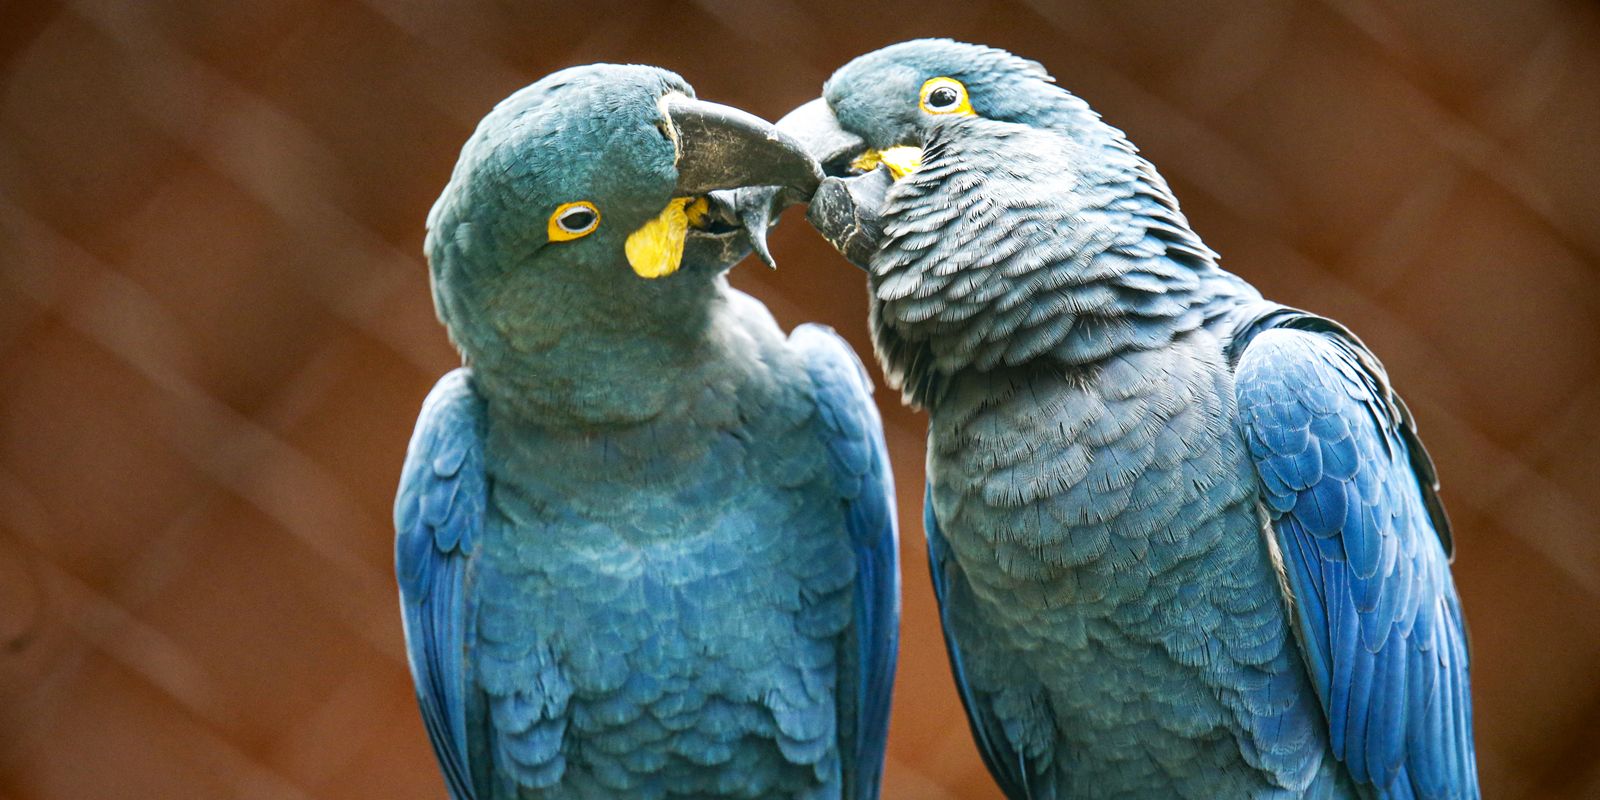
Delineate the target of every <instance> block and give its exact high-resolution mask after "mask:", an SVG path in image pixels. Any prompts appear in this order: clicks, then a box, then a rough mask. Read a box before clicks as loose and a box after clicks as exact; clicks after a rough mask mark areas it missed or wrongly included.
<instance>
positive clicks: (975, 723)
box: [922, 486, 1055, 800]
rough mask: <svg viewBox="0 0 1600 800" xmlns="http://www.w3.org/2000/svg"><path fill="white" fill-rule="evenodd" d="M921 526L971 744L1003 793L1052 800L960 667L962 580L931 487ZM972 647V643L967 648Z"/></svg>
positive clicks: (1052, 793) (1020, 799)
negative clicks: (957, 618) (956, 618)
mask: <svg viewBox="0 0 1600 800" xmlns="http://www.w3.org/2000/svg"><path fill="white" fill-rule="evenodd" d="M922 524H923V529H924V531H925V533H926V535H927V538H928V572H929V573H930V574H931V575H932V577H933V596H934V599H936V600H937V601H938V603H939V624H940V626H941V627H942V628H943V629H944V645H945V654H946V655H947V656H948V657H949V658H950V672H951V675H952V676H954V678H955V681H956V692H957V693H958V694H960V696H961V705H962V706H963V707H965V708H966V710H967V725H968V726H969V727H970V728H971V730H972V740H973V741H974V742H976V743H977V745H978V754H979V755H980V756H982V757H983V763H984V766H986V767H988V769H989V774H990V775H991V776H993V777H994V780H995V783H997V784H999V785H1000V791H1002V792H1004V793H1005V796H1006V797H1009V798H1013V800H1046V798H1053V797H1054V796H1055V790H1054V787H1053V786H1049V785H1048V784H1047V783H1046V782H1045V781H1044V780H1043V777H1042V776H1040V774H1039V773H1040V770H1038V769H1036V768H1035V766H1036V765H1034V764H1032V763H1030V761H1029V760H1028V759H1027V758H1026V757H1025V756H1024V755H1023V753H1022V751H1021V750H1019V749H1018V748H1016V747H1015V746H1013V744H1012V741H1011V737H1010V736H1009V735H1007V733H1006V730H1005V721H1004V720H1003V719H1001V716H1000V715H999V714H998V713H996V711H995V709H994V707H993V705H992V704H991V703H990V699H991V698H989V697H988V696H986V695H984V694H982V693H981V692H979V691H978V690H977V689H976V687H974V686H973V685H972V682H971V681H970V680H969V679H968V677H967V670H966V665H965V664H964V663H963V661H962V655H961V650H962V644H961V642H960V641H959V640H958V639H957V637H956V630H955V626H954V625H953V624H951V617H952V616H953V614H954V612H955V610H956V609H955V604H956V603H958V602H961V601H960V600H958V599H957V596H956V593H955V592H954V591H953V589H954V584H955V582H957V581H960V580H962V578H961V576H959V575H957V574H956V572H955V569H956V567H955V563H954V561H953V560H952V558H951V554H950V545H949V543H948V542H946V541H945V538H944V534H943V533H941V532H940V530H939V519H938V516H937V515H936V514H935V513H934V508H933V487H932V486H930V487H928V490H927V493H926V495H925V496H924V498H923V503H922ZM969 646H970V643H969Z"/></svg>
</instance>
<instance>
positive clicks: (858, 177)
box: [741, 97, 922, 269]
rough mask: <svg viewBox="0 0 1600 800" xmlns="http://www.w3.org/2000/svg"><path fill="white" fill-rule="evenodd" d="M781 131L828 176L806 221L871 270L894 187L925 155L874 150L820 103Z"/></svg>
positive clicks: (786, 120) (796, 114)
mask: <svg viewBox="0 0 1600 800" xmlns="http://www.w3.org/2000/svg"><path fill="white" fill-rule="evenodd" d="M778 130H780V131H782V132H783V133H785V134H788V135H789V136H792V137H794V138H795V139H796V140H798V141H799V142H800V144H801V145H803V146H804V147H805V148H806V151H807V152H808V153H810V155H811V157H812V158H814V159H816V160H817V162H818V163H819V164H821V165H822V169H823V172H824V174H825V175H827V176H828V177H825V178H824V179H823V181H822V184H821V185H820V187H819V188H818V190H817V192H816V193H815V194H813V195H812V196H811V197H810V198H809V199H808V200H807V202H808V203H809V204H810V206H811V207H810V209H809V210H808V212H807V214H806V219H807V220H808V221H809V222H810V223H811V226H812V227H813V228H816V229H817V232H818V233H820V234H822V237H823V238H824V239H827V240H828V241H829V242H831V243H832V244H833V246H834V247H835V248H836V249H838V251H839V252H840V254H842V255H843V256H844V257H845V259H846V260H848V261H850V263H852V264H855V265H856V266H858V267H861V268H862V269H869V268H870V266H869V265H870V263H871V261H872V257H873V256H874V255H876V254H877V252H878V247H879V245H880V244H881V242H882V241H883V219H882V212H883V208H884V202H885V197H886V195H887V193H888V191H889V188H890V187H891V186H892V185H893V183H894V181H896V180H899V179H900V178H901V177H903V176H904V175H905V174H907V173H908V172H910V171H911V170H914V169H916V167H917V166H918V165H919V164H920V163H921V156H922V151H921V149H920V148H916V147H894V148H889V149H888V150H883V151H877V150H869V149H868V148H867V144H866V142H865V141H864V140H862V138H861V137H859V136H857V135H855V134H853V133H851V132H849V131H847V130H845V129H844V128H843V127H842V126H841V125H840V124H839V118H838V117H836V116H834V113H833V109H831V108H829V107H828V103H827V101H826V100H824V99H823V98H820V97H819V98H817V99H815V100H812V101H811V102H809V103H806V104H805V105H802V106H800V107H799V108H796V109H795V110H793V111H790V112H789V113H788V114H785V115H784V117H783V119H781V120H778ZM880 166H881V167H883V168H882V169H880V168H879V167H880ZM852 174H854V175H853V176H852ZM741 213H742V211H741Z"/></svg>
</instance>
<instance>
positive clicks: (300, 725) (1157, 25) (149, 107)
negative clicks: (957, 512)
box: [0, 0, 1600, 800]
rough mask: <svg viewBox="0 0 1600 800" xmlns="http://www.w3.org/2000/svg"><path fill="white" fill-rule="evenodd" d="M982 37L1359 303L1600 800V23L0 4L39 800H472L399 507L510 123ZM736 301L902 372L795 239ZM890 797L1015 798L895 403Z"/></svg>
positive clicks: (1502, 666) (820, 70)
mask: <svg viewBox="0 0 1600 800" xmlns="http://www.w3.org/2000/svg"><path fill="white" fill-rule="evenodd" d="M934 34H943V35H952V36H956V37H958V38H963V39H968V40H973V41H980V42H985V43H989V44H995V45H1000V46H1004V47H1007V48H1009V49H1012V50H1014V51H1016V52H1019V53H1022V54H1025V55H1029V56H1032V57H1035V58H1038V59H1040V60H1042V61H1044V62H1045V64H1046V65H1047V66H1048V67H1049V68H1050V69H1051V71H1052V72H1053V73H1054V74H1055V75H1056V76H1057V78H1058V80H1059V81H1060V82H1061V83H1062V84H1063V85H1065V86H1067V87H1068V88H1070V89H1072V90H1073V91H1075V92H1077V93H1078V94H1080V95H1081V96H1083V97H1084V98H1086V99H1088V100H1089V101H1090V102H1091V103H1092V104H1094V105H1095V107H1096V108H1098V109H1099V110H1100V111H1101V112H1103V113H1104V115H1105V117H1106V118H1107V119H1108V120H1110V121H1111V122H1112V123H1113V124H1116V125H1118V126H1120V127H1122V128H1124V129H1125V130H1127V131H1128V132H1129V133H1130V135H1131V136H1132V137H1133V139H1134V141H1136V142H1138V143H1139V144H1140V145H1141V146H1142V147H1143V148H1144V150H1145V152H1146V154H1147V155H1149V156H1150V157H1151V158H1152V159H1153V160H1154V161H1155V163H1156V164H1157V165H1158V166H1160V167H1161V168H1162V170H1163V171H1164V172H1165V174H1166V176H1167V178H1168V179H1169V180H1170V181H1171V182H1172V183H1173V184H1174V187H1175V188H1176V190H1177V192H1178V195H1179V197H1180V198H1181V199H1182V201H1183V203H1184V208H1185V210H1186V211H1187V212H1188V214H1189V216H1190V218H1191V219H1192V220H1193V222H1194V223H1195V226H1196V227H1197V229H1198V230H1199V231H1200V233H1201V234H1202V235H1203V236H1205V237H1206V239H1207V241H1208V242H1209V243H1210V244H1211V245H1212V246H1213V247H1214V248H1215V249H1217V250H1219V251H1220V252H1222V253H1223V255H1224V263H1225V265H1227V266H1228V267H1230V268H1231V269H1233V270H1234V271H1236V272H1239V273H1241V274H1243V275H1245V276H1246V277H1248V278H1249V279H1251V280H1252V281H1254V282H1256V283H1257V284H1258V285H1259V286H1261V287H1262V288H1263V290H1264V291H1266V292H1267V293H1268V294H1269V295H1270V296H1272V297H1274V298H1276V299H1279V300H1282V301H1286V302H1289V303H1292V304H1294V305H1299V306H1303V307H1307V308H1311V309H1315V310H1317V311H1320V312H1323V313H1326V314H1329V315H1332V316H1334V317H1337V318H1339V319H1341V320H1343V321H1344V322H1346V323H1348V324H1349V325H1350V326H1351V327H1353V328H1354V329H1355V330H1357V331H1358V332H1360V333H1361V335H1362V336H1364V337H1365V338H1366V340H1367V341H1368V342H1369V343H1370V344H1371V345H1372V346H1373V347H1374V348H1375V349H1376V350H1377V352H1378V353H1379V354H1380V355H1381V356H1382V357H1383V358H1384V359H1385V360H1386V361H1387V363H1388V365H1389V367H1390V370H1391V372H1392V373H1393V375H1394V376H1395V378H1396V380H1397V381H1398V383H1399V385H1400V386H1401V388H1402V390H1403V391H1404V392H1405V393H1406V396H1407V398H1408V399H1409V400H1410V401H1411V404H1412V406H1413V408H1414V409H1415V410H1416V412H1417V416H1418V417H1419V418H1420V420H1421V424H1422V427H1423V432H1424V435H1425V436H1426V438H1427V440H1428V442H1429V444H1430V445H1431V447H1432V450H1433V453H1434V454H1435V456H1436V458H1437V459H1438V461H1439V466H1440V471H1441V473H1442V474H1443V476H1444V480H1445V483H1446V500H1447V501H1448V502H1449V505H1450V508H1451V511H1452V513H1453V515H1454V517H1455V520H1456V524H1457V537H1458V538H1457V541H1458V547H1459V558H1458V560H1457V562H1456V567H1455V574H1456V578H1457V581H1458V583H1459V585H1460V588H1461V593H1462V595H1463V597H1464V598H1465V603H1466V606H1467V611H1468V615H1469V617H1470V620H1471V623H1472V633H1473V645H1474V656H1475V661H1474V667H1475V669H1474V675H1473V678H1474V688H1475V690H1476V691H1475V695H1476V700H1477V736H1478V748H1479V749H1478V752H1479V764H1480V767H1481V771H1482V776H1483V781H1484V785H1485V789H1486V794H1487V795H1488V796H1490V797H1495V798H1548V797H1597V796H1600V737H1596V736H1595V735H1594V734H1595V731H1596V730H1600V681H1597V680H1596V673H1597V667H1600V618H1597V612H1600V540H1597V537H1596V534H1597V533H1600V531H1597V524H1596V520H1597V518H1600V492H1597V491H1596V490H1595V483H1596V481H1597V479H1600V422H1597V413H1600V359H1597V340H1600V322H1597V313H1596V312H1597V310H1600V293H1597V290H1596V288H1595V286H1596V278H1597V275H1596V271H1597V268H1600V223H1597V221H1600V191H1596V189H1595V188H1594V184H1593V181H1595V180H1597V179H1600V168H1597V167H1600V156H1597V155H1596V138H1595V137H1596V133H1595V132H1596V130H1597V128H1600V99H1597V98H1600V12H1597V9H1596V8H1595V7H1594V6H1592V5H1587V4H1580V3H1576V2H1556V1H1554V0H1550V1H1548V2H1525V3H1502V2H1497V1H1496V0H1473V1H1472V2H1467V3H1461V2H1440V1H1437V0H1433V1H1429V2H1417V3H1408V4H1405V5H1403V6H1401V5H1389V4H1380V3H1370V2H1366V1H1365V0H1322V1H1311V0H1306V1H1302V2H1290V1H1289V0H1281V1H1276V2H1271V1H1269V2H1227V3H1221V2H1206V3H1160V2H1136V3H1115V4H1109V3H1108V4H1092V3H1088V2H1074V3H1060V4H1051V3H1046V2H1038V3H1031V4H1030V3H1011V2H984V1H983V0H967V1H966V2H949V3H935V2H890V3H875V4H871V5H870V7H869V6H868V4H866V3H864V2H850V3H842V2H826V3H819V2H803V1H802V0H796V1H795V2H790V3H779V4H770V5H769V4H755V3H746V2H740V1H739V0H701V1H700V2H695V3H687V2H675V3H669V2H656V3H627V4H624V3H609V2H594V1H592V0H591V1H589V2H560V3H547V4H526V3H510V2H502V3H495V2H488V1H487V0H474V1H473V2H456V3H449V4H444V3H440V4H437V5H435V4H428V3H423V2H420V0H353V1H352V2H341V3H317V2H306V1H305V0H270V1H269V0H254V1H253V2H240V3H207V2H189V3H181V2H171V1H168V2H145V3H132V2H125V0H83V1H82V2H75V3H70V4H63V5H34V4H20V5H19V4H16V3H5V2H0V797H6V798H16V800H24V799H26V800H34V799H38V800H43V799H44V798H169V797H170V798H191V797H192V798H234V797H239V798H358V797H359V798H368V797H389V798H442V797H443V796H444V794H443V787H442V784H441V782H440V779H439V778H438V775H437V772H436V770H435V767H434V764H433V759H432V756H431V754H430V753H429V750H428V746H427V744H426V740H425V737H424V734H423V730H422V726H421V725H420V724H419V718H418V714H417V711H416V709H415V706H414V703H413V700H412V697H411V686H410V681H409V677H408V675H407V673H406V668H405V663H404V660H403V657H402V645H401V637H400V626H399V621H398V616H397V612H396V601H395V590H394V584H393V578H392V572H391V566H390V563H391V537H392V533H391V529H390V524H389V513H390V512H389V507H390V501H391V497H392V492H393V489H394V484H395V480H396V477H397V474H398V469H399V464H400V460H401V457H402V454H403V451H404V448H405V444H406V441H407V438H408V436H409V433H410V430H411V425H412V421H413V419H414V415H415V413H416V411H417V408H418V406H419V404H420V402H421V399H422V397H423V395H424V394H425V393H426V392H427V390H428V388H429V387H430V386H431V384H432V382H433V381H434V380H435V379H436V378H437V377H438V376H439V375H440V374H441V373H443V372H444V371H446V370H448V369H449V368H451V367H452V366H454V365H455V364H456V363H457V359H456V357H455V354H454V353H453V352H452V350H451V349H450V347H449V345H448V344H447V342H446V340H445V336H444V332H443V330H442V329H441V328H440V327H439V326H438V325H437V323H436V322H435V321H434V317H433V312H432V309H431V307H430V304H429V298H428V292H427V289H426V273H425V269H424V266H423V262H422V259H421V256H420V250H421V241H422V234H423V230H422V222H423V217H424V214H425V213H426V211H427V209H428V206H429V204H430V203H431V202H432V200H433V198H434V197H435V195H436V194H437V192H438V191H439V189H440V188H441V187H442V186H443V185H444V181H445V178H446V176H447V175H448V173H449V170H450V168H451V165H452V164H453V163H454V161H455V157H456V153H457V150H458V148H459V147H460V145H461V143H462V141H463V140H464V139H465V138H466V136H467V134H468V133H469V132H470V131H471V129H472V127H473V126H474V124H475V123H476V121H477V120H478V118H479V117H480V116H482V115H483V114H484V113H485V112H486V111H487V110H488V109H489V107H490V106H491V105H493V103H494V102H495V101H497V100H498V99H500V98H501V97H503V96H505V95H506V94H508V93H509V92H511V91H512V90H513V89H515V88H517V87H519V86H521V85H523V84H525V83H528V82H530V81H532V80H534V79H536V78H538V77H539V76H541V75H543V74H544V73H547V72H549V71H551V70H553V69H556V68H558V67H561V66H566V65H570V64H575V63H583V62H589V61H595V60H612V61H636V62H646V63H654V64H661V65H664V66H668V67H672V68H674V69H677V70H679V71H680V72H682V73H683V74H684V75H685V76H686V77H688V78H689V80H690V81H692V82H693V83H694V84H695V86H696V87H697V88H698V89H699V92H700V94H701V96H703V97H706V98H709V99H714V100H719V101H723V102H729V103H733V104H736V105H739V106H742V107H745V108H748V109H750V110H752V111H754V112H756V113H758V114H761V115H763V116H766V117H768V118H776V117H778V116H780V115H781V114H782V113H783V112H785V111H786V110H787V109H789V108H791V107H792V106H794V105H796V104H798V103H800V102H801V101H803V100H806V99H808V98H810V97H812V96H814V95H815V94H816V93H817V91H818V89H819V87H820V85H821V83H822V81H823V79H824V78H826V77H827V75H828V74H829V72H831V70H832V69H833V68H834V67H836V66H838V65H839V64H841V63H843V62H844V61H845V60H847V59H848V58H849V57H851V56H854V55H856V54H859V53H861V52H865V51H867V50H869V49H872V48H875V47H878V46H880V45H883V44H886V43H889V42H891V41H896V40H899V39H904V38H910V37H912V36H917V35H934ZM773 244H774V250H775V251H776V252H777V255H778V257H779V260H780V261H781V262H782V267H783V268H782V269H781V270H780V271H778V272H777V273H769V272H767V271H766V270H764V269H761V268H760V267H759V266H753V265H751V264H746V265H745V266H743V267H740V268H739V269H738V270H736V272H735V275H734V282H735V283H736V284H738V285H740V286H741V287H743V288H745V289H746V290H748V291H751V292H753V293H754V294H756V295H757V296H758V297H760V298H761V299H763V300H765V301H766V302H767V303H768V305H770V306H771V307H772V309H773V311H774V312H775V313H776V314H777V316H778V318H779V320H780V321H781V322H782V323H783V324H784V325H785V326H791V325H794V324H796V323H799V322H802V321H805V320H822V321H825V322H828V323H830V324H832V325H833V326H835V327H836V328H838V329H839V330H840V331H842V332H843V333H844V334H845V335H846V336H847V337H849V338H850V339H851V340H852V341H853V342H854V343H855V344H856V346H857V347H858V348H859V349H860V350H861V351H862V352H863V353H866V352H868V349H867V341H866V335H865V334H866V331H865V315H866V301H865V296H864V291H863V279H862V277H861V275H860V274H859V273H857V272H854V271H853V270H852V269H851V268H849V267H848V266H846V265H845V264H844V263H843V262H842V261H841V260H840V259H838V258H837V257H836V256H835V255H834V254H833V253H832V252H831V251H830V250H828V249H827V248H826V247H825V246H824V245H823V244H822V243H821V241H820V240H819V239H818V238H816V237H815V236H814V235H812V234H811V232H810V231H809V230H808V229H807V228H806V227H805V225H804V223H803V222H802V221H801V220H800V219H799V218H798V214H796V215H792V218H791V219H790V220H789V221H788V222H787V224H786V225H785V226H784V227H783V228H782V229H780V231H779V232H778V234H777V235H776V237H775V239H774V242H773ZM878 400H879V403H880V405H881V407H882V408H883V411H884V415H885V419H886V421H887V422H888V425H889V427H890V440H891V444H892V446H893V448H894V451H895V452H894V457H895V465H896V469H897V472H898V474H899V476H900V497H901V501H902V502H901V519H902V520H904V521H905V526H904V527H905V535H904V540H905V554H906V558H905V572H906V613H905V631H904V637H903V641H904V650H903V655H902V664H903V668H902V670H901V674H900V681H899V693H898V696H897V701H896V707H895V714H896V716H895V720H894V728H893V732H892V741H891V748H890V764H889V769H888V778H887V791H886V796H887V797H891V798H957V797H959V798H992V797H996V796H997V795H996V793H995V792H994V790H993V789H992V788H990V785H989V782H988V779H987V777H986V776H985V775H984V773H983V770H982V767H981V766H980V765H979V762H978V760H977V757H976V754H975V751H974V750H973V747H972V745H971V744H970V742H969V740H968V733H967V729H966V726H965V725H964V723H963V722H962V718H961V713H960V710H959V706H958V704H957V701H956V699H955V695H954V693H953V692H952V691H951V689H950V686H949V679H948V676H947V671H946V666H945V661H944V656H943V654H942V651H941V646H940V642H939V633H938V630H937V625H936V623H935V620H934V614H933V609H932V601H931V597H930V591H929V589H928V585H927V567H926V560H925V558H924V555H923V550H922V545H921V526H920V518H921V515H920V511H919V508H918V506H919V501H920V498H921V496H922V443H921V437H922V432H923V430H924V421H923V420H922V419H921V418H920V417H919V416H916V415H913V414H911V413H909V412H907V411H905V410H903V409H902V408H900V406H899V403H898V400H897V398H896V397H894V395H892V394H891V393H889V392H886V391H880V392H879V394H878Z"/></svg>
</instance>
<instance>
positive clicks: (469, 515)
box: [394, 369, 487, 800]
mask: <svg viewBox="0 0 1600 800" xmlns="http://www.w3.org/2000/svg"><path fill="white" fill-rule="evenodd" d="M470 376H471V373H470V372H469V371H468V370H466V369H458V370H455V371H453V372H451V373H449V374H448V375H445V376H444V377H443V378H441V379H440V380H439V383H438V384H437V385H436V386H434V389H433V391H432V392H430V393H429V394H428V398H427V400H425V401H423V404H422V414H421V415H420V416H419V417H418V419H417V428H416V432H415V433H413V434H412V437H411V446H410V448H409V449H408V451H407V452H406V461H405V467H404V468H403V470H402V472H401V476H400V491H399V494H398V495H397V496H396V497H395V507H394V518H395V573H396V575H397V577H398V578H399V582H400V607H401V611H402V615H403V619H404V622H405V635H406V656H407V659H408V661H409V662H410V664H411V677H412V680H413V681H414V682H415V683H416V690H417V702H418V704H419V705H420V706H421V707H422V720H423V724H424V725H425V726H426V727H427V730H428V739H429V740H430V741H431V742H432V743H433V751H434V754H435V755H436V756H437V757H438V759H439V767H440V769H441V770H442V771H443V772H444V777H445V784H446V786H447V787H448V788H449V790H450V796H451V798H452V799H453V800H473V798H476V796H477V794H476V792H475V791H474V788H473V782H472V772H471V770H470V769H469V764H468V761H467V753H468V746H467V712H466V680H467V666H466V664H465V663H464V662H465V656H466V648H467V642H466V624H467V602H466V600H465V588H466V587H465V584H466V579H467V566H468V562H469V561H470V559H471V558H472V554H473V548H474V546H475V545H476V542H477V539H478V536H479V534H480V533H481V531H482V529H483V516H484V504H485V501H486V495H487V488H486V480H485V477H484V462H483V403H482V401H481V400H480V399H479V398H478V396H477V393H476V392H475V391H474V390H473V388H472V384H471V380H470Z"/></svg>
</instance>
